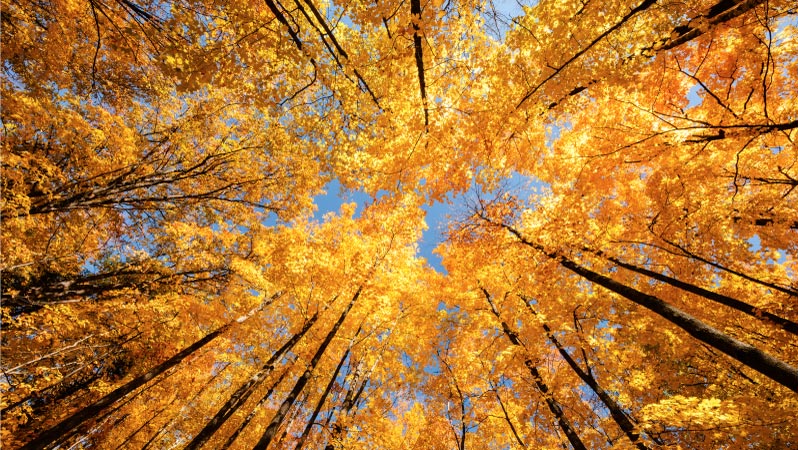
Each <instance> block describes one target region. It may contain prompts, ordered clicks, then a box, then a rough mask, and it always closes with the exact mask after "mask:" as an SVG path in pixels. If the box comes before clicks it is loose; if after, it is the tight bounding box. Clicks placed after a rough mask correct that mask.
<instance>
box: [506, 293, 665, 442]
mask: <svg viewBox="0 0 798 450" xmlns="http://www.w3.org/2000/svg"><path fill="white" fill-rule="evenodd" d="M521 299H522V300H523V301H524V304H525V305H526V306H527V308H529V311H531V312H532V314H534V315H535V316H537V311H535V310H534V309H533V308H532V305H530V304H529V302H528V301H526V299H524V298H523V297H521ZM542 326H543V331H545V332H546V337H547V338H549V340H550V341H551V343H552V344H554V347H556V348H557V351H558V352H559V353H560V355H561V356H562V358H563V359H564V360H565V362H566V363H568V366H569V367H570V368H571V370H573V371H574V373H576V375H577V376H579V378H580V379H581V380H582V382H584V383H585V384H586V385H588V386H590V389H592V390H593V392H595V393H596V395H598V397H599V399H600V400H601V402H602V403H604V406H606V407H607V409H608V410H609V411H610V415H611V416H612V418H613V420H615V423H617V424H618V427H619V428H620V429H621V430H623V432H624V434H626V437H628V438H629V440H630V441H631V442H632V443H633V444H634V445H635V446H636V447H637V448H638V449H639V450H649V447H648V446H647V445H645V444H644V443H643V442H642V441H641V439H640V433H638V432H637V431H636V430H635V425H634V423H632V420H631V419H630V418H629V416H628V415H627V414H626V413H625V412H624V411H623V408H621V405H619V404H618V403H617V402H616V401H615V400H614V399H613V398H612V396H610V395H609V394H608V393H607V391H605V390H604V389H603V388H602V387H601V385H599V383H598V381H597V380H596V377H595V376H593V373H592V372H591V371H590V369H589V368H588V370H587V371H584V370H582V368H581V367H579V364H577V363H576V361H574V359H573V358H572V357H571V355H570V354H568V352H567V351H565V348H563V346H562V345H561V344H560V342H559V341H558V340H557V338H555V337H554V334H553V333H552V332H551V328H549V326H548V325H547V324H546V323H543V324H542ZM585 364H587V361H585Z"/></svg>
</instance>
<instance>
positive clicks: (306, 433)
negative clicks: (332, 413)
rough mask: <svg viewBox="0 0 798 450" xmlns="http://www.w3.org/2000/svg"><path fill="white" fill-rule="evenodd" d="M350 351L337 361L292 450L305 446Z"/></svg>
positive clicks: (298, 449) (350, 348)
mask: <svg viewBox="0 0 798 450" xmlns="http://www.w3.org/2000/svg"><path fill="white" fill-rule="evenodd" d="M358 334H360V329H358V330H357V333H355V336H357V335H358ZM351 350H352V346H351V345H350V346H349V348H347V349H346V352H344V356H342V357H341V360H340V361H338V365H337V366H336V367H335V371H333V374H332V376H331V377H330V381H329V383H327V387H325V388H324V392H322V394H321V397H320V398H319V401H318V402H317V403H316V408H315V409H314V410H313V414H311V415H310V418H309V419H308V423H307V425H306V426H305V430H304V431H302V436H300V437H299V441H297V444H296V446H295V447H294V450H300V449H301V448H302V446H303V445H304V444H305V441H306V440H307V439H308V436H310V430H311V429H312V428H313V425H314V424H315V423H316V418H317V417H318V416H319V412H320V411H321V408H322V407H324V402H325V401H326V400H327V396H328V395H330V391H332V388H333V386H334V385H335V379H336V378H338V374H339V373H341V367H343V365H344V362H346V358H347V357H349V353H350V352H351Z"/></svg>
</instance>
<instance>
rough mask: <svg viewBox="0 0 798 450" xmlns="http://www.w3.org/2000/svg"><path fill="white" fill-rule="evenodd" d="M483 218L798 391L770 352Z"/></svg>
mask: <svg viewBox="0 0 798 450" xmlns="http://www.w3.org/2000/svg"><path fill="white" fill-rule="evenodd" d="M481 217H482V218H483V219H484V220H486V221H488V222H490V223H493V224H495V225H499V226H500V227H502V228H505V229H506V230H507V231H509V232H510V233H512V234H513V235H515V236H516V237H517V238H518V240H519V241H520V242H521V243H523V244H524V245H526V246H529V247H531V248H534V249H536V250H538V251H540V252H541V253H543V254H545V255H546V256H547V257H549V258H550V259H552V260H554V261H557V263H559V264H560V265H561V266H562V267H564V268H566V269H568V270H570V271H571V272H573V273H575V274H577V275H579V276H581V277H582V278H584V279H586V280H588V281H591V282H593V283H594V284H597V285H599V286H602V287H604V288H606V289H608V290H610V291H612V292H615V293H616V294H619V295H621V296H622V297H625V298H626V299H628V300H631V301H632V302H634V303H636V304H638V305H640V306H643V307H645V308H647V309H649V310H651V311H653V312H655V313H657V314H658V315H660V316H661V317H663V318H665V319H666V320H667V321H669V322H670V323H672V324H674V325H676V326H677V327H679V328H681V329H682V330H684V331H686V332H687V333H688V334H689V335H691V336H693V337H694V338H696V339H698V340H699V341H701V342H703V343H705V344H707V345H709V346H710V347H713V348H715V349H717V350H720V351H721V352H723V353H725V354H726V355H728V356H730V357H732V358H734V359H736V360H737V361H739V362H741V363H743V364H745V365H746V366H748V367H750V368H752V369H754V370H756V371H757V372H759V373H761V374H763V375H765V376H767V377H768V378H770V379H771V380H773V381H775V382H777V383H780V384H781V385H783V386H784V387H786V388H788V389H790V390H791V391H794V392H798V368H796V367H793V366H790V365H789V364H787V363H785V362H784V361H781V360H779V359H777V358H774V357H773V356H770V355H768V354H767V353H765V352H763V351H761V350H759V349H758V348H756V347H754V346H752V345H750V344H746V343H745V342H742V341H740V340H737V339H735V338H733V337H731V336H729V335H727V334H725V333H723V332H721V331H720V330H718V329H716V328H714V327H711V326H709V325H707V324H705V323H704V322H702V321H701V320H699V319H697V318H695V317H693V316H691V315H689V314H687V313H685V312H684V311H682V310H680V309H678V308H676V307H674V306H672V305H670V304H668V303H666V302H664V301H662V300H661V299H659V298H657V297H655V296H653V295H649V294H645V293H643V292H640V291H638V290H637V289H634V288H631V287H629V286H626V285H624V284H621V283H618V282H617V281H615V280H613V279H611V278H608V277H605V276H604V275H601V274H598V273H596V272H593V271H592V270H590V269H587V268H585V267H583V266H581V265H579V264H577V263H575V262H573V261H571V260H570V259H568V258H566V257H564V256H559V255H557V254H556V253H550V252H547V251H546V249H545V248H544V247H543V246H541V245H539V244H537V243H535V242H532V241H529V240H527V239H526V238H524V237H523V236H522V235H521V233H520V232H518V230H516V229H515V228H513V227H511V226H509V225H507V224H503V223H502V224H496V223H495V222H492V221H491V220H490V219H489V218H487V217H486V216H484V215H483V216H481Z"/></svg>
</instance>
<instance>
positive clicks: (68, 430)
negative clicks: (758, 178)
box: [21, 292, 282, 450]
mask: <svg viewBox="0 0 798 450" xmlns="http://www.w3.org/2000/svg"><path fill="white" fill-rule="evenodd" d="M281 295H282V292H278V293H276V294H274V295H273V296H272V297H271V298H270V299H269V302H268V303H271V302H272V301H274V300H276V299H277V298H278V297H280V296H281ZM263 306H264V305H261V306H259V307H257V308H254V309H252V310H251V311H249V312H248V313H247V314H246V315H243V316H241V317H239V318H238V319H236V320H234V321H231V322H229V323H227V324H225V325H223V326H221V327H219V328H218V329H217V330H216V331H213V332H211V333H209V334H208V335H207V336H205V337H204V338H202V339H200V340H198V341H197V342H195V343H193V344H191V345H190V346H188V347H186V348H185V349H183V350H182V351H181V352H179V353H178V354H176V355H174V356H172V357H171V358H169V359H167V360H166V361H164V362H162V363H161V364H159V365H158V366H156V367H154V368H152V369H151V370H149V371H148V372H147V373H144V374H142V375H139V376H138V377H136V378H134V379H132V380H130V381H128V382H127V383H125V384H124V385H122V386H120V387H118V388H116V389H114V390H113V391H112V392H110V393H108V394H106V395H105V396H104V397H103V398H101V399H99V400H97V401H96V402H94V403H92V404H91V405H88V406H86V407H84V408H83V409H81V410H80V411H78V412H76V413H74V414H72V415H71V416H69V417H67V418H66V419H64V420H63V421H61V423H59V424H58V425H55V426H54V427H52V428H50V429H49V430H46V431H44V432H42V434H40V435H39V436H37V437H36V438H35V439H33V440H32V441H30V442H28V443H27V444H25V445H24V446H22V447H21V450H34V449H35V450H39V449H43V448H50V447H53V446H55V445H57V444H59V443H60V442H61V440H62V439H63V438H65V437H67V436H69V435H71V434H72V433H73V431H75V430H76V429H77V428H79V427H82V426H83V425H84V424H85V423H86V422H87V421H88V420H90V419H92V418H94V417H95V416H96V415H97V414H98V413H100V412H101V411H102V410H103V409H105V408H106V407H108V406H110V405H112V404H113V403H114V402H116V401H117V400H119V399H121V398H122V397H125V396H126V395H128V394H130V393H131V392H133V391H135V390H136V389H138V388H139V387H141V386H143V385H144V384H146V383H148V382H149V381H151V380H152V379H154V378H156V377H157V376H159V375H161V374H162V373H164V372H166V371H167V370H168V369H170V368H172V367H174V366H176V365H178V364H180V363H181V362H182V361H183V360H184V359H186V357H188V356H190V355H192V354H194V353H196V352H197V351H198V350H199V349H201V348H203V347H204V346H205V345H207V344H208V343H209V342H211V341H213V340H214V339H216V338H217V337H219V336H220V335H222V334H223V333H225V332H226V331H227V330H229V329H230V328H232V327H233V325H236V324H240V323H243V322H244V321H246V320H247V319H249V318H250V317H252V316H253V315H255V313H256V312H257V311H258V310H260V309H261V308H263Z"/></svg>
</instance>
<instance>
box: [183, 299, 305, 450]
mask: <svg viewBox="0 0 798 450" xmlns="http://www.w3.org/2000/svg"><path fill="white" fill-rule="evenodd" d="M318 317H319V314H318V312H317V313H316V314H314V315H313V317H311V318H310V319H309V320H308V321H307V322H305V325H304V326H303V327H302V329H301V330H300V331H299V332H298V333H296V334H294V335H293V336H292V337H291V339H289V340H288V341H287V342H286V343H285V344H283V346H282V347H280V348H279V349H277V351H275V352H274V353H273V354H272V356H271V357H270V358H269V360H268V361H266V363H265V364H264V365H263V367H261V368H260V370H258V371H257V372H256V373H255V374H254V375H252V376H251V377H250V378H249V380H247V381H246V382H245V383H244V384H243V385H241V386H240V387H239V388H238V389H236V391H235V392H234V393H233V395H231V396H230V398H229V399H228V400H227V402H226V403H225V404H224V405H222V407H221V408H220V409H219V411H218V412H217V413H216V415H215V416H213V418H212V419H211V420H210V421H209V422H208V423H207V424H205V426H204V427H203V428H202V430H200V432H199V433H197V435H196V436H194V439H192V440H191V442H189V444H188V445H187V446H186V447H185V449H186V450H196V449H198V448H200V447H202V446H203V445H204V444H205V443H206V442H207V441H208V439H210V438H211V436H213V434H214V433H215V432H216V431H217V430H218V429H219V428H221V426H222V425H224V423H225V422H226V421H227V419H229V418H230V416H232V415H233V414H234V413H235V412H236V411H237V410H238V408H240V407H241V405H243V404H244V403H245V402H246V401H247V400H248V399H249V397H250V395H252V393H253V392H255V389H257V387H258V386H260V384H261V383H262V382H263V380H265V379H266V376H268V375H269V374H270V373H271V372H272V370H274V364H275V363H276V362H277V360H278V359H280V358H281V357H282V356H283V355H284V354H285V352H287V351H289V350H291V349H292V348H293V347H294V345H296V343H297V342H299V340H300V339H302V337H303V336H304V335H305V333H307V331H308V330H309V329H310V327H311V326H313V324H314V323H315V322H316V319H318Z"/></svg>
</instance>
